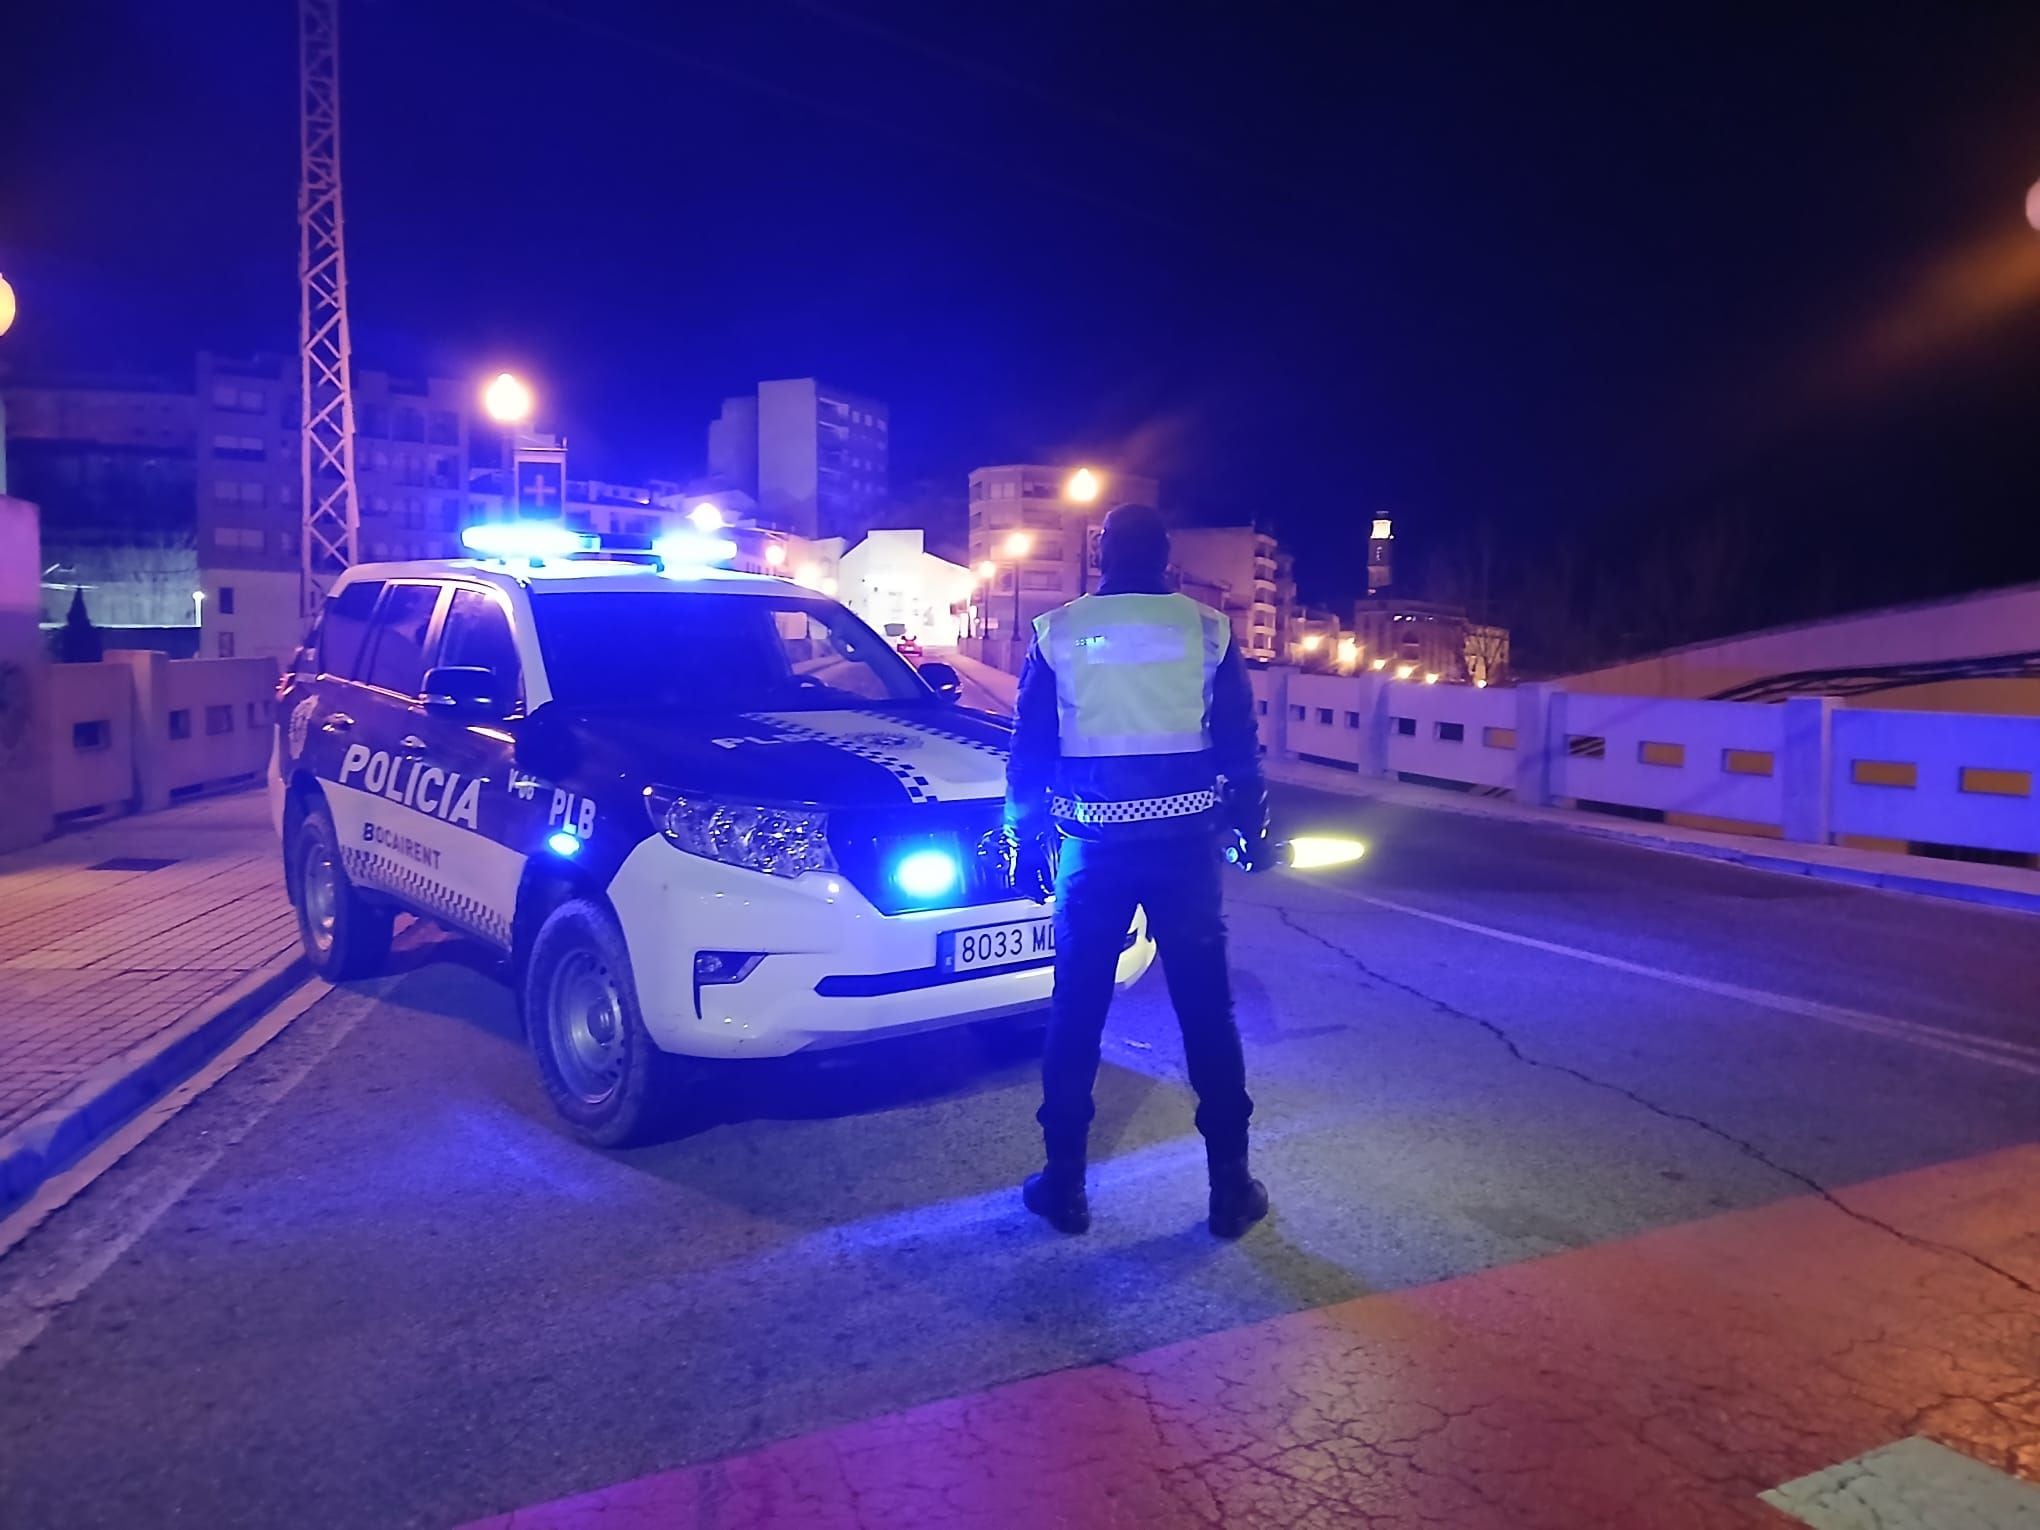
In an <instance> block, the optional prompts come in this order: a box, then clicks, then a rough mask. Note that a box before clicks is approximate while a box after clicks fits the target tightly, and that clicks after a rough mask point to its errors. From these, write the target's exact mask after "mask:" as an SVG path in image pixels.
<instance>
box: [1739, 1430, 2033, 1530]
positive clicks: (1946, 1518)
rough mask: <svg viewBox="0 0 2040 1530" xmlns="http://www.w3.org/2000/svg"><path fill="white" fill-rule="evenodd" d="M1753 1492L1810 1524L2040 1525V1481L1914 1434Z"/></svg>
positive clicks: (2026, 1529) (1921, 1527)
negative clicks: (1767, 1489)
mask: <svg viewBox="0 0 2040 1530" xmlns="http://www.w3.org/2000/svg"><path fill="white" fill-rule="evenodd" d="M1757 1496H1758V1497H1759V1498H1761V1499H1763V1501H1764V1502H1765V1503H1767V1504H1769V1505H1770V1506H1771V1507H1772V1508H1774V1509H1777V1510H1779V1511H1780V1512H1781V1513H1784V1514H1789V1515H1791V1516H1792V1518H1794V1519H1796V1520H1799V1521H1801V1522H1802V1523H1804V1524H1808V1525H1812V1526H1813V1527H1814V1530H2040V1487H2035V1486H2033V1484H2032V1483H2030V1482H2022V1481H2020V1480H2019V1479H2018V1478H2017V1477H2014V1476H2011V1475H2010V1474H2009V1473H2006V1472H2001V1471H1999V1470H1998V1469H1997V1468H1996V1467H1994V1466H1986V1465H1985V1464H1984V1463H1983V1462H1981V1461H1978V1460H1975V1459H1973V1458H1972V1457H1969V1456H1965V1455H1963V1454H1961V1453H1960V1452H1959V1451H1953V1450H1950V1449H1949V1448H1948V1447H1947V1446H1945V1445H1941V1444H1938V1443H1936V1442H1935V1441H1933V1440H1929V1439H1927V1438H1925V1437H1924V1436H1922V1435H1917V1434H1916V1435H1912V1436H1910V1437H1908V1438H1906V1439H1903V1440H1900V1441H1898V1442H1897V1443H1896V1444H1892V1445H1885V1446H1881V1447H1880V1448H1878V1449H1876V1450H1873V1451H1870V1452H1869V1453H1867V1454H1865V1455H1860V1456H1857V1457H1855V1458H1854V1459H1853V1460H1848V1461H1844V1462H1842V1463H1841V1464H1840V1465H1839V1466H1831V1467H1829V1468H1828V1469H1827V1470H1826V1471H1820V1472H1814V1473H1813V1474H1812V1475H1810V1476H1806V1477H1799V1478H1796V1479H1795V1480H1793V1481H1791V1482H1788V1483H1786V1484H1785V1485H1784V1486H1783V1487H1776V1488H1772V1489H1771V1491H1770V1492H1768V1493H1759V1494H1758V1495H1757Z"/></svg>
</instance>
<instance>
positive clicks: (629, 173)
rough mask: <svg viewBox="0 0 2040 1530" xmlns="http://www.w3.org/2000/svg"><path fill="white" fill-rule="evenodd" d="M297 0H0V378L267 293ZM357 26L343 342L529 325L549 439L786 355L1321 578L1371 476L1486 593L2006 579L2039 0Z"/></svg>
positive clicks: (651, 461)
mask: <svg viewBox="0 0 2040 1530" xmlns="http://www.w3.org/2000/svg"><path fill="white" fill-rule="evenodd" d="M292 9H293V8H292V7H291V6H290V5H288V4H286V3H283V0H220V3H216V4H200V3H191V0H147V3H144V0H135V3H132V4H127V5H118V4H104V3H93V0H78V3H69V4H65V5H62V6H56V5H36V6H23V7H17V8H16V11H17V12H18V13H25V14H11V15H10V17H9V20H8V21H7V23H6V24H5V27H4V34H0V48H4V58H5V65H6V68H5V75H6V79H7V88H6V90H5V91H4V92H0V271H4V272H5V273H6V274H7V275H8V276H9V277H10V279H11V280H12V281H13V282H14V284H15V286H16V287H17V289H18V291H19V293H20V298H21V304H22V317H21V320H20V322H19V323H18V324H17V326H16V328H15V330H14V332H13V333H12V334H11V335H10V336H8V337H7V338H6V339H5V340H4V341H0V350H4V351H5V352H6V353H7V360H8V361H9V363H10V365H11V366H12V368H13V370H14V371H15V372H16V373H18V374H33V373H37V372H52V371H71V370H103V369H108V368H113V367H123V366H125V367H176V366H181V365H184V364H187V360H188V356H189V354H190V353H191V352H192V351H194V350H195V349H197V348H199V347H200V346H202V345H210V346H213V347H215V348H220V349H229V350H233V349H242V350H246V349H270V350H279V349H288V348H289V347H290V346H292V345H293V344H294V341H295V323H296V294H295V280H294V269H293V268H294V261H295V256H296V233H295V226H294V195H295V178H296V150H297V141H296V121H295V83H296V82H295V39H294V30H293V19H292V14H291V13H292ZM343 47H344V59H343V67H344V71H345V73H344V91H345V120H344V132H345V140H344V141H345V157H346V164H345V168H346V198H347V216H348V237H349V245H348V256H349V261H350V266H351V275H352V298H353V317H354V323H355V336H356V349H357V353H358V355H359V357H360V358H361V360H362V361H363V362H365V363H367V364H371V365H375V364H383V365H391V366H395V367H398V368H421V367H426V366H430V367H434V368H444V369H452V370H455V371H472V372H475V373H478V374H479V373H481V372H483V371H484V370H493V369H495V368H498V367H501V366H506V365H507V366H514V367H517V368H519V369H521V370H524V371H527V372H528V373H529V374H530V375H531V376H532V377H533V378H534V379H535V381H536V382H537V384H538V386H539V387H540V388H541V390H542V393H543V396H544V399H545V401H546V408H545V410H544V413H545V414H546V415H548V416H550V418H549V420H547V421H546V423H551V424H554V425H557V426H560V427H563V428H564V429H566V430H567V431H568V433H569V434H570V437H571V439H572V441H573V445H574V450H575V454H576V458H577V461H576V467H577V469H579V470H583V471H588V472H593V473H596V474H598V475H612V476H619V477H630V476H642V475H659V476H675V475H682V474H686V473H691V472H694V471H698V470H699V468H700V466H701V457H702V429H703V426H704V424H705V422H706V420H707V419H708V418H709V417H710V416H711V415H712V414H713V413H714V412H715V409H716V407H717V402H718V400H719V399H720V398H721V397H722V396H723V395H724V394H725V393H729V392H734V391H740V390H742V389H743V388H745V387H747V386H748V385H750V384H751V383H753V382H755V381H756V380H757V379H759V378H762V377H774V376H799V375H807V374H811V373H812V374H818V375H821V376H824V377H827V378H830V379H833V380H835V381H838V382H840V383H841V384H843V385H844V386H848V387H853V388H858V389H862V390H865V391H869V392H871V393H875V394H877V395H879V396H881V397H883V398H885V399H887V400H888V401H889V402H890V403H891V405H892V411H893V441H894V451H895V462H894V479H895V485H896V487H899V488H905V487H906V486H907V485H908V484H909V483H910V482H911V481H912V480H914V479H916V478H920V477H924V476H925V477H934V478H938V479H947V480H952V481H957V482H960V479H961V475H962V474H963V473H964V472H965V471H966V470H967V469H969V468H970V467H972V466H974V465H977V464H979V463H984V462H996V461H1005V460H1013V459H1016V458H1038V457H1059V456H1062V455H1066V454H1074V453H1079V452H1081V453H1096V454H1098V455H1101V456H1103V457H1105V458H1108V459H1116V460H1118V461H1120V462H1122V463H1124V464H1125V465H1126V466H1128V467H1132V468H1140V469H1142V470H1145V471H1150V472H1154V473H1157V474H1159V475H1160V476H1161V477H1162V478H1163V479H1164V481H1165V493H1166V494H1167V496H1168V499H1169V501H1170V502H1171V503H1172V505H1173V506H1175V507H1176V508H1179V509H1181V510H1183V511H1184V512H1186V513H1187V514H1190V515H1192V516H1196V517H1199V518H1203V519H1207V520H1223V519H1239V518H1244V517H1246V516H1248V515H1256V516H1260V517H1263V518H1266V519H1269V520H1272V522H1273V523H1274V525H1275V527H1276V529H1277V530H1278V531H1279V532H1281V533H1282V534H1283V535H1284V537H1285V538H1286V539H1287V540H1288V541H1289V542H1290V543H1291V544H1292V545H1293V546H1295V547H1296V548H1297V550H1298V551H1299V552H1300V554H1302V559H1303V561H1302V572H1303V577H1304V581H1305V588H1306V593H1307V594H1314V595H1317V596H1319V597H1321V598H1325V597H1330V596H1333V595H1336V594H1342V593H1350V592H1351V589H1352V587H1353V585H1354V583H1355V578H1354V576H1355V574H1356V572H1357V566H1358V561H1357V554H1358V548H1359V544H1360V539H1361V538H1362V537H1364V534H1365V524H1366V520H1367V518H1368V517H1370V516H1372V515H1374V514H1380V513H1389V514H1393V515H1395V516H1396V517H1397V518H1398V530H1399V534H1400V535H1401V537H1402V542H1401V544H1400V546H1401V551H1402V554H1403V557H1404V559H1405V564H1406V567H1408V568H1411V569H1412V570H1414V571H1416V572H1418V573H1423V572H1430V573H1433V574H1436V573H1438V572H1439V571H1441V570H1443V569H1445V568H1446V567H1447V565H1450V564H1453V563H1454V561H1455V559H1456V560H1457V565H1458V566H1460V567H1464V566H1465V557H1464V549H1465V548H1466V547H1468V546H1471V545H1473V544H1474V543H1475V542H1477V541H1479V540H1481V539H1483V538H1484V539H1485V540H1486V541H1487V542H1488V544H1489V545H1490V546H1491V547H1492V549H1493V558H1492V563H1491V568H1492V573H1493V578H1494V579H1495V581H1496V583H1497V585H1498V587H1499V589H1500V591H1501V594H1502V596H1503V598H1504V599H1505V601H1509V602H1512V603H1513V605H1514V606H1515V607H1516V609H1515V610H1514V611H1513V612H1512V613H1510V614H1512V615H1513V618H1514V620H1515V621H1516V622H1517V624H1518V625H1519V626H1527V625H1529V624H1530V623H1531V621H1532V617H1533V614H1534V607H1535V606H1536V605H1537V604H1538V602H1539V601H1544V602H1546V603H1548V602H1549V601H1551V600H1552V599H1553V598H1555V597H1554V595H1553V593H1552V592H1553V591H1554V590H1571V591H1572V592H1573V593H1572V594H1569V595H1566V596H1565V597H1564V598H1566V599H1568V600H1572V601H1576V602H1577V601H1592V600H1595V599H1602V600H1605V599H1609V598H1612V597H1610V596H1609V595H1608V593H1607V592H1608V590H1609V588H1610V583H1609V582H1610V581H1611V580H1613V581H1614V582H1615V584H1617V585H1619V584H1621V583H1622V582H1623V581H1624V579H1625V577H1626V574H1625V571H1626V570H1629V569H1631V568H1635V567H1641V566H1643V564H1642V561H1639V560H1648V559H1649V558H1653V557H1654V558H1656V559H1657V560H1658V562H1659V563H1660V564H1663V563H1666V562H1667V561H1669V562H1670V563H1671V564H1672V565H1674V566H1676V565H1677V564H1678V563H1679V561H1680V560H1681V559H1682V558H1684V557H1685V556H1686V553H1685V551H1683V550H1682V548H1681V545H1680V544H1681V539H1682V538H1683V537H1684V536H1686V535H1687V534H1688V533H1687V528H1693V530H1692V533H1691V534H1692V535H1693V536H1696V537H1698V538H1700V539H1701V540H1702V541H1705V540H1706V539H1708V538H1710V537H1713V538H1715V539H1717V540H1718V539H1719V538H1720V536H1721V535H1722V533H1721V531H1720V528H1721V527H1723V526H1733V527H1734V528H1736V535H1737V536H1739V537H1744V538H1748V539H1752V540H1753V541H1754V542H1755V543H1756V544H1757V545H1756V546H1755V548H1754V550H1753V551H1752V552H1751V553H1750V555H1749V557H1748V560H1747V563H1746V565H1744V564H1738V565H1737V568H1738V570H1739V572H1737V573H1736V574H1735V575H1734V580H1735V582H1736V587H1737V588H1738V590H1743V591H1745V592H1746V594H1747V600H1746V601H1743V602H1741V603H1740V604H1739V606H1738V609H1737V611H1736V612H1735V613H1734V615H1735V619H1736V620H1738V621H1740V620H1759V619H1771V618H1775V617H1784V616H1793V615H1799V614H1802V613H1804V612H1807V611H1811V610H1815V609H1824V608H1832V607H1835V606H1846V605H1851V604H1858V603H1862V602H1865V601H1872V600H1883V599H1891V598H1900V597H1904V596H1909V595H1915V594H1922V595H1923V594H1929V593H1934V592H1936V591H1938V590H1940V589H1945V588H1958V587H1961V586H1962V585H1964V584H1968V583H1977V582H2003V581H2006V580H2010V579H2014V578H2040V234H2036V233H2034V232H2032V231H2031V230H2029V229H2028V228H2027V227H2026V224H2025V221H2024V218H2023V214H2022V201H2023V198H2024V195H2025V191H2026V188H2027V186H2028V185H2029V184H2030V183H2031V182H2032V180H2033V179H2034V178H2035V177H2036V176H2040V6H2033V5H2022V6H2011V5H2006V6H2001V7H1995V8H1993V7H1989V6H1983V5H1959V6H1925V5H1920V6H1913V7H1909V8H1907V9H1904V10H1896V9H1885V10H1880V9H1879V8H1875V7H1865V6H1861V5H1858V6H1852V7H1840V6H1837V7H1833V8H1823V7H1814V6H1790V7H1765V8H1761V9H1759V8H1752V9H1749V10H1747V11H1731V10H1730V9H1728V8H1725V7H1694V8H1688V9H1685V10H1683V11H1680V12H1678V13H1677V14H1676V16H1673V17H1671V18H1670V19H1667V15H1666V14H1665V13H1663V12H1662V9H1661V8H1657V7H1637V6H1622V7H1611V8H1605V9H1602V8H1590V7H1562V8H1561V7H1532V6H1514V5H1511V6H1496V7H1492V8H1490V7H1480V6H1453V5H1427V6H1398V7H1393V8H1388V7H1378V8H1377V7H1369V6H1360V5H1351V6H1344V5H1332V4H1321V5H1286V6H1270V5H1247V4H1238V5H1229V6H1219V5H1213V4H1195V3H1177V4H1167V5H1164V4H1153V5H1140V6H1122V5H1110V4H1036V5H1025V6H991V5H974V4H956V3H911V4H909V3H901V4H881V3H877V0H748V3H745V4H741V5H712V6H711V5H695V4H671V5H655V4H627V3H623V0H559V3H554V0H503V3H497V4H483V3H480V0H405V3H398V0H347V3H346V6H345V21H344V24H343ZM1483 528H1485V529H1483ZM1589 565H1590V566H1592V567H1594V568H1596V569H1598V570H1599V572H1598V574H1597V575H1596V576H1595V578H1597V579H1598V580H1599V581H1600V582H1599V583H1598V584H1595V583H1594V582H1593V581H1592V580H1589V582H1588V584H1587V585H1585V586H1581V585H1578V584H1576V583H1575V584H1568V583H1566V580H1565V578H1560V577H1559V576H1558V575H1555V574H1553V572H1552V570H1553V569H1554V568H1557V569H1559V570H1560V571H1561V573H1562V572H1563V570H1564V569H1566V568H1575V569H1576V568H1578V567H1583V566H1589ZM1567 577H1570V576H1567ZM1554 581H1556V582H1554ZM1581 589H1588V590H1598V591H1599V592H1600V593H1599V594H1598V595H1595V594H1582V593H1579V591H1580V590H1581ZM1745 606H1746V608H1747V609H1744V607H1745ZM1726 619H1727V615H1726V613H1717V614H1716V616H1714V617H1709V616H1706V615H1704V614H1703V615H1702V616H1701V617H1700V618H1699V620H1700V621H1701V622H1702V625H1706V624H1707V623H1708V622H1709V621H1710V620H1711V621H1714V622H1715V624H1717V625H1718V624H1720V622H1721V621H1723V620H1726ZM1646 627H1648V623H1647V622H1646V623H1642V624H1641V625H1638V626H1637V629H1636V630H1637V631H1638V632H1639V633H1642V632H1644V630H1645V628H1646ZM1673 635H1676V634H1673Z"/></svg>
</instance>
